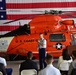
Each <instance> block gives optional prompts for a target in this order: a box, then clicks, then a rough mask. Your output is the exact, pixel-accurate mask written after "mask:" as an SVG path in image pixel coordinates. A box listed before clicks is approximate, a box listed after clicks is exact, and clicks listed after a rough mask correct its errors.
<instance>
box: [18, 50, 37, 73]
mask: <svg viewBox="0 0 76 75" xmlns="http://www.w3.org/2000/svg"><path fill="white" fill-rule="evenodd" d="M32 57H33V53H32V52H31V51H29V52H28V53H27V60H25V61H24V62H22V63H21V64H20V69H19V72H20V74H21V71H22V70H25V69H35V70H36V71H37V72H38V66H37V63H36V62H34V61H33V60H32Z"/></svg>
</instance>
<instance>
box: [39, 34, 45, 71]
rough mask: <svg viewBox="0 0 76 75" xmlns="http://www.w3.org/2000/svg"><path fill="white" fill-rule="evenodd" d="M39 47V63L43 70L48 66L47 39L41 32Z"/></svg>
mask: <svg viewBox="0 0 76 75" xmlns="http://www.w3.org/2000/svg"><path fill="white" fill-rule="evenodd" d="M38 49H39V64H40V70H41V69H43V68H45V67H46V63H45V56H46V40H45V39H44V37H43V34H42V33H40V39H39V40H38Z"/></svg>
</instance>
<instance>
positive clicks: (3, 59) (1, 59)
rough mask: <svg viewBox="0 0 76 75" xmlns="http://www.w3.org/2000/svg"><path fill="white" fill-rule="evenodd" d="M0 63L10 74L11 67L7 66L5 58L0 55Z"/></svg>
mask: <svg viewBox="0 0 76 75" xmlns="http://www.w3.org/2000/svg"><path fill="white" fill-rule="evenodd" d="M0 63H2V64H3V65H4V67H5V70H6V73H7V75H12V68H8V67H7V63H6V60H5V58H3V57H0Z"/></svg>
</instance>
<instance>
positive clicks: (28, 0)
mask: <svg viewBox="0 0 76 75" xmlns="http://www.w3.org/2000/svg"><path fill="white" fill-rule="evenodd" d="M75 1H76V0H6V3H43V2H75Z"/></svg>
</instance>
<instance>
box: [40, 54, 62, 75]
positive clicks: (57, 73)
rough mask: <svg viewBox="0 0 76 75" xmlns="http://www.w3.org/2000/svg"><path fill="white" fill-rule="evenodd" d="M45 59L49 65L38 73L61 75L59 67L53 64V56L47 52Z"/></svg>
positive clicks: (42, 74) (41, 74)
mask: <svg viewBox="0 0 76 75" xmlns="http://www.w3.org/2000/svg"><path fill="white" fill-rule="evenodd" d="M45 61H46V63H47V66H46V68H44V69H43V70H41V71H40V72H39V74H38V75H61V73H60V71H59V69H57V68H56V67H54V66H53V65H52V63H53V57H52V56H51V55H49V54H47V56H46V58H45Z"/></svg>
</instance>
